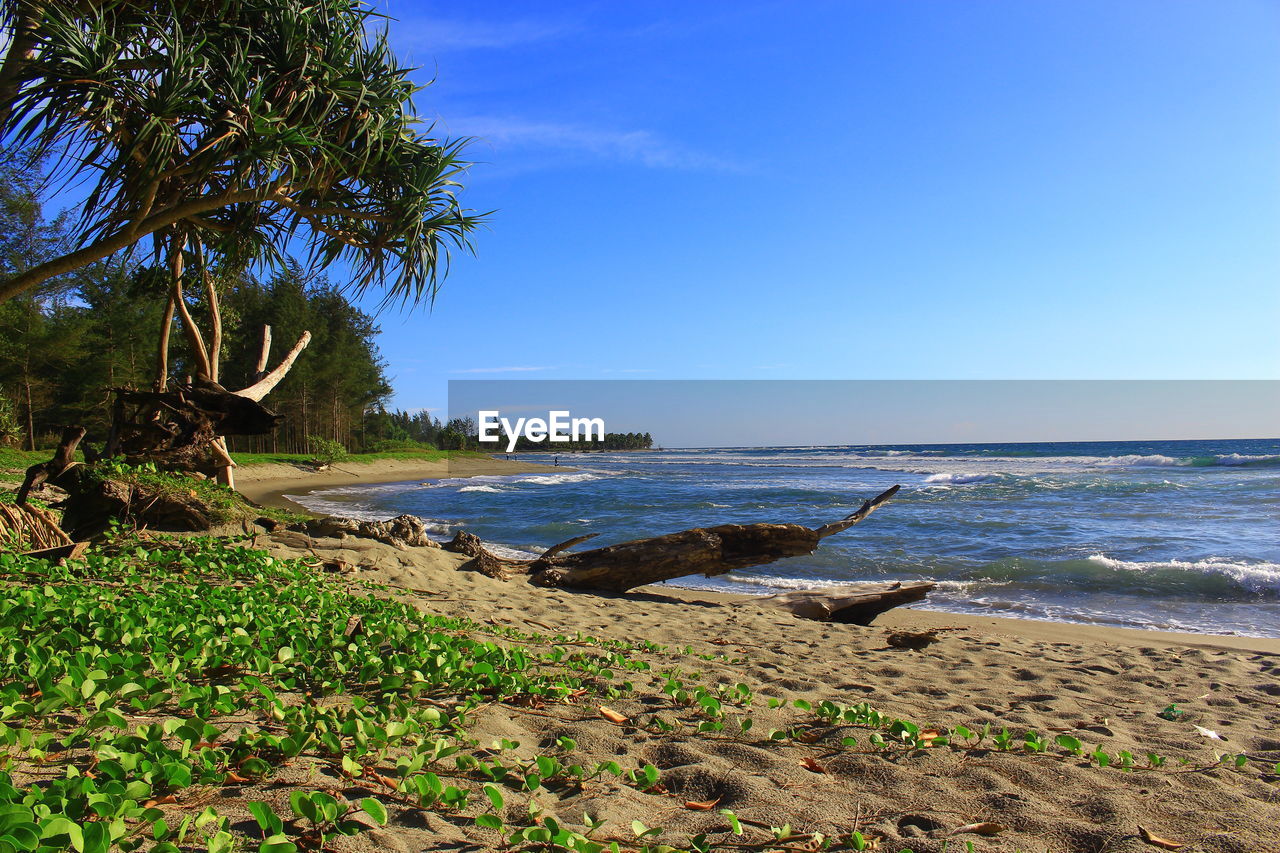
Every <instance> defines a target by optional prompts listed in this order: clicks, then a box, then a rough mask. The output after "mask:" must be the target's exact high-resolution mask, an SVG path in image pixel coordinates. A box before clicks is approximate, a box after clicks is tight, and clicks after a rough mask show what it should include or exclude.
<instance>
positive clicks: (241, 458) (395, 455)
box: [231, 450, 490, 465]
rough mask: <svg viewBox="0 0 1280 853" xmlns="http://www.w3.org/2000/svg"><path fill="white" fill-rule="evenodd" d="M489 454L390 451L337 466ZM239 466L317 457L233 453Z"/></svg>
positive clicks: (299, 462)
mask: <svg viewBox="0 0 1280 853" xmlns="http://www.w3.org/2000/svg"><path fill="white" fill-rule="evenodd" d="M489 455H490V454H488V453H482V452H480V451H476V450H388V451H385V452H382V453H352V454H351V455H350V456H348V457H347V458H346V459H345V460H343V461H342V462H340V463H337V464H340V465H341V464H352V463H356V464H358V463H360V462H377V461H379V460H382V459H408V460H414V461H420V462H436V461H439V460H441V459H466V458H484V457H487V456H489ZM231 456H232V458H233V459H235V461H236V464H237V465H310V464H312V462H313V461H314V460H315V457H314V456H312V455H311V454H309V453H233V454H231Z"/></svg>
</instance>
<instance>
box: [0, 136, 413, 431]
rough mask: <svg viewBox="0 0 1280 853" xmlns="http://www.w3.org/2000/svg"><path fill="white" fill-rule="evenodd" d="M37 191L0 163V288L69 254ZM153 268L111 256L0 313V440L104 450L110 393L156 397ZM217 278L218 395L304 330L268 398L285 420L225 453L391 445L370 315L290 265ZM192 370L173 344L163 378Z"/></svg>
mask: <svg viewBox="0 0 1280 853" xmlns="http://www.w3.org/2000/svg"><path fill="white" fill-rule="evenodd" d="M40 184H41V173H40V170H39V169H38V168H33V167H32V165H31V164H29V163H27V162H26V161H25V160H24V159H23V158H22V157H21V156H19V155H18V154H17V153H16V152H12V151H9V152H4V154H3V156H0V278H4V277H6V276H9V275H13V274H14V273H17V272H20V271H22V270H24V269H27V268H30V267H32V266H34V265H36V264H38V263H40V262H41V261H42V260H43V259H45V258H47V257H49V256H50V255H53V254H55V253H57V252H59V251H62V250H65V247H66V246H67V245H68V242H69V240H68V237H67V229H66V224H65V221H64V220H63V219H61V218H59V219H53V220H49V219H46V218H45V217H44V215H43V213H42V210H41V203H40V196H39V190H40ZM150 260H151V259H150V258H146V257H135V258H134V259H133V260H125V259H122V258H119V257H116V258H111V259H108V260H107V261H105V262H102V263H98V264H94V265H91V266H88V267H84V268H82V269H80V270H78V271H76V272H75V273H73V274H71V275H68V276H64V277H62V278H59V279H57V280H54V281H52V282H50V283H48V284H46V285H45V286H43V287H41V288H40V289H38V290H36V291H34V292H30V293H26V294H22V295H20V296H18V297H15V298H12V299H10V300H8V301H6V302H3V303H0V443H9V444H21V445H22V446H26V447H30V448H36V447H47V446H50V445H51V444H53V443H56V436H57V435H58V433H60V432H61V429H62V427H63V426H65V425H67V424H82V425H83V426H85V427H86V428H87V429H88V430H89V440H90V441H91V442H94V443H100V442H102V441H103V439H104V437H105V435H106V431H107V428H108V426H109V423H110V418H111V410H110V406H111V397H110V394H109V389H111V388H118V387H132V388H140V389H141V388H146V389H149V388H151V387H152V386H153V384H154V383H155V381H156V378H157V375H158V358H157V356H158V352H159V348H158V347H159V340H160V332H161V328H162V326H163V324H164V319H165V318H164V316H163V314H164V307H165V293H166V290H165V283H164V281H163V279H162V277H161V276H160V275H158V273H157V271H156V270H154V269H153V268H152V267H151V266H150V265H149V262H150ZM217 279H218V280H217V287H218V288H219V291H220V295H221V314H222V327H223V330H224V331H223V338H222V342H221V348H222V354H223V355H222V373H221V376H220V380H221V383H222V384H223V385H224V386H226V387H228V388H232V389H234V388H242V387H245V386H246V385H248V384H250V382H251V381H252V378H253V376H254V373H255V370H256V367H257V358H258V355H259V353H260V351H261V341H262V328H263V326H264V325H270V326H271V327H272V333H273V337H274V342H275V343H274V354H273V363H274V361H278V360H279V357H280V355H281V354H282V351H284V350H287V349H288V348H289V347H290V346H292V345H293V343H294V341H296V340H297V339H298V336H299V335H301V334H302V332H303V331H304V330H308V331H310V332H311V335H312V339H311V343H310V345H309V346H308V348H307V349H306V350H305V352H304V353H303V355H302V357H300V358H299V359H298V361H297V362H296V363H295V364H294V366H293V369H292V370H291V371H290V372H289V374H288V375H287V376H286V377H285V379H284V381H283V382H281V383H280V385H278V386H277V387H276V388H275V390H273V391H272V393H271V394H270V396H269V397H268V398H267V400H266V403H267V405H268V406H269V407H270V408H272V409H274V410H275V411H277V412H279V413H281V414H283V415H284V420H283V422H282V425H281V427H280V428H279V429H278V430H277V431H276V432H275V433H274V434H272V435H268V436H261V437H255V438H253V439H247V438H242V439H240V440H239V441H237V442H235V443H233V444H232V447H231V449H232V450H233V451H235V450H241V451H246V450H253V451H269V452H279V453H305V452H308V451H309V449H310V448H309V437H310V436H320V437H322V438H326V439H330V440H334V441H338V442H341V443H342V444H343V445H345V446H346V447H347V448H349V449H351V450H363V449H365V445H366V444H368V443H373V442H377V441H379V440H382V439H386V438H388V437H389V435H388V434H387V433H380V432H379V430H378V429H377V426H378V422H377V419H376V417H375V416H376V414H377V413H378V412H379V410H380V409H381V408H382V406H383V405H384V403H385V401H386V400H387V398H388V397H389V396H390V394H391V387H390V384H389V383H388V381H387V377H386V372H385V365H384V363H383V361H382V358H381V356H380V355H379V353H378V349H377V345H376V342H375V341H376V337H377V335H378V327H377V325H376V324H375V323H374V320H373V318H372V317H371V316H370V315H368V314H367V313H365V312H363V311H361V310H360V309H358V308H356V307H355V306H353V305H352V304H351V303H350V302H349V301H347V299H345V298H344V297H343V296H342V295H341V294H340V293H339V292H338V290H337V288H335V287H334V286H333V285H332V284H331V283H330V282H329V281H328V280H326V279H325V278H323V277H308V276H306V275H305V273H304V272H303V270H302V268H301V266H300V265H298V264H296V263H291V262H288V261H286V262H285V263H284V264H283V269H279V270H277V271H274V272H272V273H270V274H267V275H264V276H261V277H259V276H258V275H255V274H252V273H251V272H248V271H228V270H220V271H219V274H218V277H217ZM189 308H190V310H191V311H192V313H193V316H194V318H195V320H196V322H197V323H205V322H207V319H208V318H207V316H205V315H204V313H202V312H205V311H206V310H207V309H205V307H204V305H203V303H200V302H198V301H197V300H195V299H192V300H191V304H190V306H189ZM191 363H192V359H191V357H190V352H189V350H188V343H187V341H186V340H185V338H184V336H182V335H180V334H177V332H176V331H175V332H173V333H171V334H170V337H169V359H168V364H167V368H168V369H167V371H166V373H167V375H168V376H169V377H170V378H174V379H179V380H185V379H186V378H187V376H188V375H189V374H190V373H191V372H192V371H191ZM371 419H372V421H373V423H372V424H370V423H367V421H369V420H371ZM371 426H372V428H371Z"/></svg>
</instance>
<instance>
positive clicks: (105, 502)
mask: <svg viewBox="0 0 1280 853" xmlns="http://www.w3.org/2000/svg"><path fill="white" fill-rule="evenodd" d="M84 436H85V429H84V427H78V426H76V427H67V429H66V430H65V431H64V432H63V434H62V441H61V442H60V443H59V444H58V449H57V450H56V451H54V454H53V458H52V459H50V460H49V461H48V462H41V463H39V464H36V465H32V466H31V467H30V468H28V469H27V475H26V477H25V479H24V480H23V482H22V485H21V486H20V487H19V488H18V495H17V500H16V504H17V505H18V506H19V507H25V506H26V503H27V497H28V496H29V495H30V494H31V491H32V490H33V489H35V488H36V487H37V486H40V485H41V484H44V483H47V484H49V485H51V486H56V487H57V488H59V489H62V490H63V491H65V492H66V493H67V497H66V499H65V500H64V501H63V502H62V529H63V531H65V532H66V535H67V537H69V540H70V541H81V540H85V539H90V538H92V537H94V536H97V535H99V534H100V533H102V532H103V531H104V530H106V529H107V528H108V527H109V526H110V524H111V522H112V521H113V520H118V521H121V522H124V523H131V524H136V525H138V526H139V527H151V528H157V529H160V530H208V529H209V528H210V527H211V526H212V525H213V519H212V518H211V516H210V513H209V508H208V507H207V506H205V504H204V503H203V502H202V501H200V500H199V499H198V498H196V497H195V495H194V494H186V493H183V492H180V491H176V490H172V491H162V490H159V489H153V488H148V487H147V486H143V485H139V484H136V483H126V482H123V481H121V480H112V479H110V478H104V477H100V476H96V475H94V474H93V473H91V472H90V471H89V469H88V468H86V467H85V465H84V464H83V463H81V462H78V461H76V458H75V455H76V448H77V447H78V446H79V444H80V442H81V441H82V440H83V439H84Z"/></svg>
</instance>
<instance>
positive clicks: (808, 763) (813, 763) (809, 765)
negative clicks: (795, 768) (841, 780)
mask: <svg viewBox="0 0 1280 853" xmlns="http://www.w3.org/2000/svg"><path fill="white" fill-rule="evenodd" d="M800 763H801V764H803V765H804V769H805V770H811V771H813V772H814V773H826V772H827V768H825V767H823V766H822V765H821V764H819V763H818V762H817V760H816V759H814V757H813V756H811V755H806V756H805V757H804V760H802V761H801V762H800Z"/></svg>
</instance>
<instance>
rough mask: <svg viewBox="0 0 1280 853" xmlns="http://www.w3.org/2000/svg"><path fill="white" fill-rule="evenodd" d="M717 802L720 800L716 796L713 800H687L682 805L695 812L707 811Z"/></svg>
mask: <svg viewBox="0 0 1280 853" xmlns="http://www.w3.org/2000/svg"><path fill="white" fill-rule="evenodd" d="M719 802H720V798H719V797H716V798H715V799H714V800H706V801H705V802H698V801H697V800H689V801H688V802H686V803H685V804H684V807H685V808H686V809H690V810H691V811H695V812H709V811H711V810H712V809H714V808H715V807H716V805H717V804H718V803H719Z"/></svg>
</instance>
